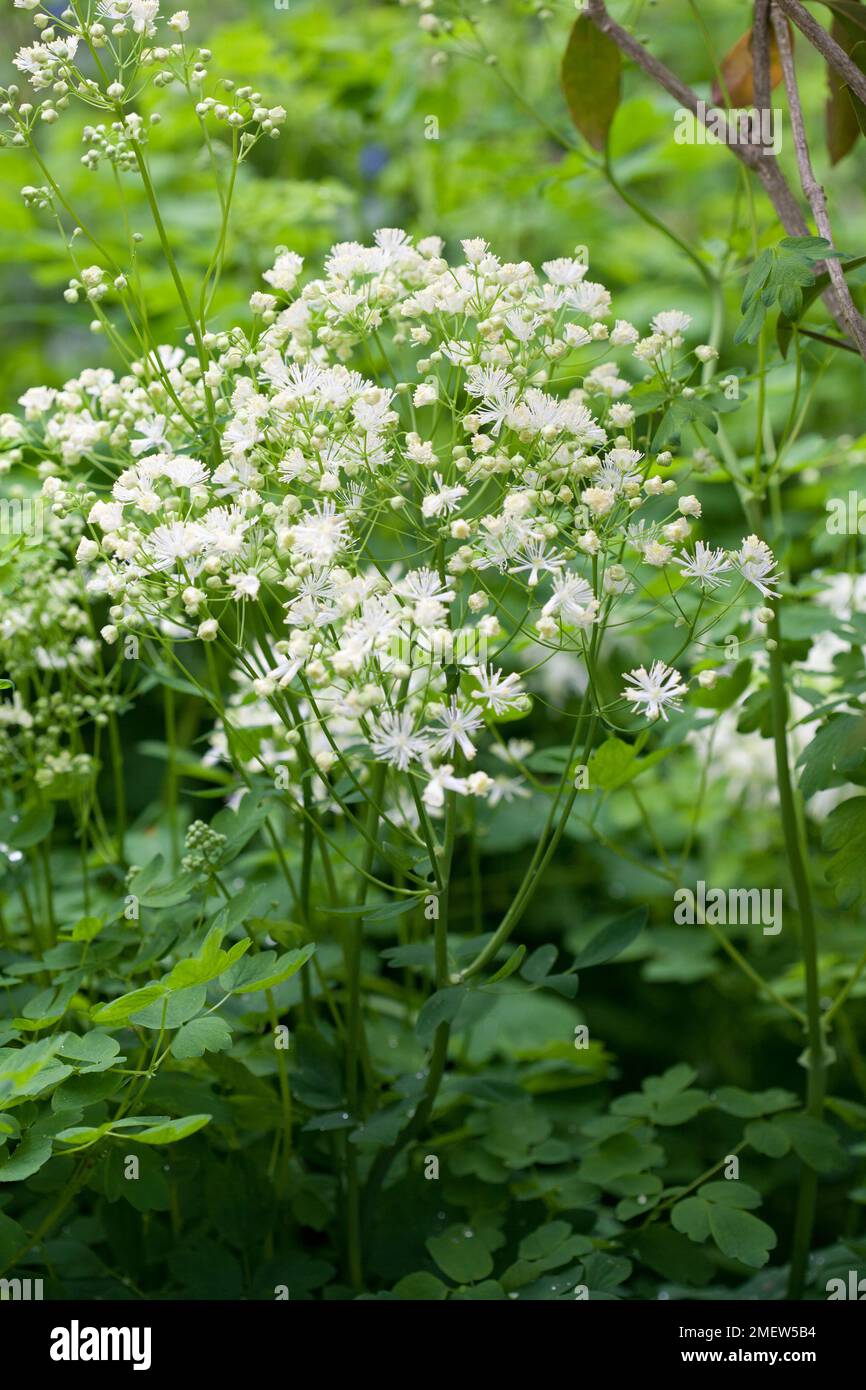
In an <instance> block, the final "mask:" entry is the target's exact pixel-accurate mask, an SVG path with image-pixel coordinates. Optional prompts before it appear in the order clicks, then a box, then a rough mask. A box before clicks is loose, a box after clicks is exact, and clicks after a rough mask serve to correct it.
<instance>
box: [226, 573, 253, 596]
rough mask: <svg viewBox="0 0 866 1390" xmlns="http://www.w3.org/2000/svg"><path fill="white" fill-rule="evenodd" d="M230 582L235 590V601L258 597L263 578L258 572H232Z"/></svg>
mask: <svg viewBox="0 0 866 1390" xmlns="http://www.w3.org/2000/svg"><path fill="white" fill-rule="evenodd" d="M229 584H230V585H231V587H232V589H233V590H234V593H233V598H234V600H235V603H238V602H240V600H241V599H247V598H251V599H254V598H258V596H259V589H260V587H261V580H260V579H259V577H258V575H257V574H253V573H251V572H248V573H246V574H230V575H229Z"/></svg>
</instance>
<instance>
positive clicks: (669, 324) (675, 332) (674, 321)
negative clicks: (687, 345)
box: [650, 309, 692, 343]
mask: <svg viewBox="0 0 866 1390" xmlns="http://www.w3.org/2000/svg"><path fill="white" fill-rule="evenodd" d="M691 321H692V316H691V314H684V313H682V312H681V311H680V310H679V309H665V310H663V312H662V313H660V314H656V316H655V318H654V319H653V320H652V322H651V324H650V327H651V328H652V331H653V333H658V334H659V335H660V336H661V337H663V338H668V339H670V341H671V342H673V343H677V342H682V337H681V334H683V333H684V332H685V331H686V329H687V328H688V326H689V324H690V323H691Z"/></svg>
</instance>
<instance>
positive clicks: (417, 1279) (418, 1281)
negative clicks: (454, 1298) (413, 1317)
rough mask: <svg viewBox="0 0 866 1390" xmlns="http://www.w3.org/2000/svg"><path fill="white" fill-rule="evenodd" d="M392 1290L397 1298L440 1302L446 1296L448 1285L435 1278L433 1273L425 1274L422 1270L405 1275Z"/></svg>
mask: <svg viewBox="0 0 866 1390" xmlns="http://www.w3.org/2000/svg"><path fill="white" fill-rule="evenodd" d="M393 1291H394V1293H395V1294H396V1295H397V1297H398V1298H402V1299H406V1300H411V1301H415V1300H424V1301H426V1302H434V1301H435V1302H441V1301H442V1299H443V1298H447V1297H448V1285H447V1284H443V1283H442V1280H441V1279H437V1278H436V1275H435V1274H427V1273H425V1271H424V1270H419V1271H418V1273H417V1274H407V1275H405V1277H404V1278H403V1279H401V1280H400V1282H399V1283H398V1284H395V1285H394V1290H393Z"/></svg>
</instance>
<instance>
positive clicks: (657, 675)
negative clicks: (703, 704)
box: [622, 661, 688, 720]
mask: <svg viewBox="0 0 866 1390" xmlns="http://www.w3.org/2000/svg"><path fill="white" fill-rule="evenodd" d="M625 679H626V680H627V681H631V683H632V685H631V688H629V687H626V689H625V690H623V692H622V695H623V698H624V699H626V700H628V701H629V702H630V703H631V704H633V705H634V706H635V707H636V708H637V709H639V710H640V711H641V712H642V713H643V714H645V715H646V717H647V719H650V720H653V719H658V718H659V716H661V718H662V719H665V720H666V719H667V717H668V716H667V706H670V708H671V709H680V708H681V705H682V701H681V699H680V696H682V695H685V694H686V692H687V691H688V686H687V685H684V684H683V681H682V677H681V676H680V673H679V671H677V670H675V669H674V668H673V667H672V666H666V665H665V663H664V662H663V661H654V662H653V664H652V666H651V667H650V669H649V671H647V669H646V667H645V666H639V667H638V668H637V669H636V670H634V671H629V672H628V673H627V674H626V676H625Z"/></svg>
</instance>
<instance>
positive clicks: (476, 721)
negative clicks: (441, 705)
mask: <svg viewBox="0 0 866 1390" xmlns="http://www.w3.org/2000/svg"><path fill="white" fill-rule="evenodd" d="M436 722H437V723H438V724H440V725H441V726H442V732H441V733H440V734H438V736H437V738H436V742H435V744H434V745H433V747H434V751H435V752H436V753H451V754H453V752H454V750H455V748H459V749H460V750H461V752H462V753H463V755H464V756H465V757H466V758H469V759H470V761H471V759H472V758H474V757H475V745H474V744H473V743H472V741H471V739H470V734H474V733H477V731H478V730H479V729H483V727H484V720H483V719H482V718H481V716H480V715H479V714H477V713H475V711H473V710H465V709H464V710H462V709H461V708H460V706H459V705H458V703H457V699H456V697H455V696H453V695H452V697H451V703H450V705H448V706H447V707H446V708H445V709H443V710H441V711H440V713H439V714H437V716H436Z"/></svg>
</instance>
